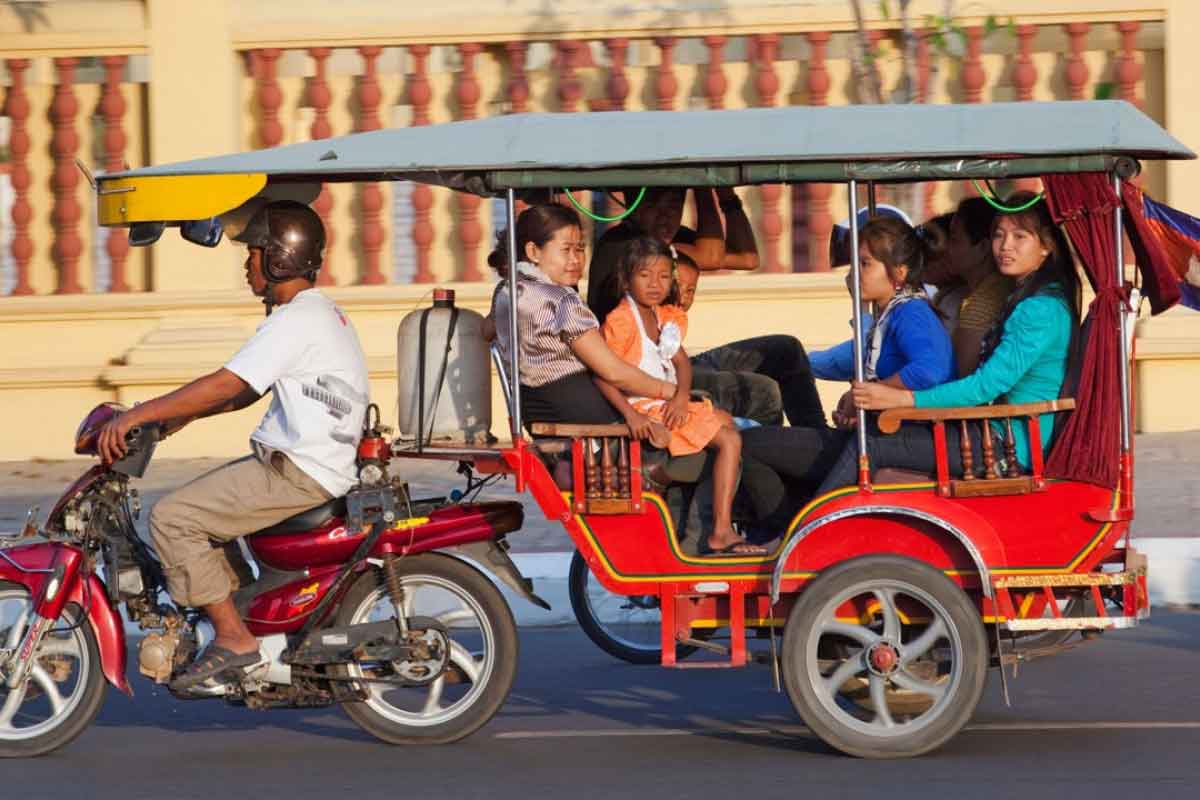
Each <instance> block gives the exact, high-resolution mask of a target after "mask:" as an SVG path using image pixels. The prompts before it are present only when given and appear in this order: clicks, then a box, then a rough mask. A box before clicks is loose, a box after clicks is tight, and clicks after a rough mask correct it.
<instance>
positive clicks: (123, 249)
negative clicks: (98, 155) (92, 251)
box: [100, 56, 130, 292]
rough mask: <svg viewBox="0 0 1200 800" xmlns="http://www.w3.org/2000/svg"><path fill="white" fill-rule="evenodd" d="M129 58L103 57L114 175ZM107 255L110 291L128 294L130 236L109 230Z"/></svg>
mask: <svg viewBox="0 0 1200 800" xmlns="http://www.w3.org/2000/svg"><path fill="white" fill-rule="evenodd" d="M127 61H129V57H128V56H105V57H104V58H102V59H100V63H101V65H102V66H103V67H104V89H103V90H102V91H101V93H100V113H101V114H102V115H103V116H104V169H105V170H106V171H108V172H117V171H119V170H121V169H123V168H124V166H125V142H126V139H125V131H124V129H123V128H122V127H121V120H122V118H123V117H124V116H125V97H124V95H122V94H121V77H122V76H123V74H124V72H125V64H126V62H127ZM104 249H105V252H107V253H108V264H109V284H108V290H109V291H110V292H128V291H129V288H130V287H129V283H128V282H127V281H126V280H125V259H126V258H127V257H128V256H129V236H128V234H127V233H126V232H125V229H124V228H109V229H108V237H107V239H106V240H105V242H104Z"/></svg>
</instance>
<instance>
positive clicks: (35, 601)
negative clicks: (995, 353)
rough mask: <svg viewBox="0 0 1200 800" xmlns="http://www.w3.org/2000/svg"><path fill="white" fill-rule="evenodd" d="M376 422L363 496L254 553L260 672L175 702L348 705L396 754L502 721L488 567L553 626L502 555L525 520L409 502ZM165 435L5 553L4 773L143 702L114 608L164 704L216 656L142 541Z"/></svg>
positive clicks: (27, 530) (340, 502)
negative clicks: (147, 478) (143, 493)
mask: <svg viewBox="0 0 1200 800" xmlns="http://www.w3.org/2000/svg"><path fill="white" fill-rule="evenodd" d="M123 410H124V408H123V407H121V406H119V405H117V404H115V403H106V404H101V405H100V406H97V407H96V408H95V409H93V410H92V411H91V412H90V413H89V414H88V416H87V417H86V418H85V419H84V421H83V422H82V423H81V424H80V426H79V430H78V432H77V434H76V443H75V445H76V446H75V452H76V453H79V454H86V455H92V456H95V455H97V451H96V443H97V439H98V435H99V431H100V429H101V428H103V426H104V425H105V423H107V422H108V421H109V420H111V419H112V418H113V417H115V416H116V415H117V414H120V413H121V412H122V411H123ZM372 412H373V420H374V421H373V422H372V421H371V420H372ZM367 420H368V422H367V424H366V426H365V431H364V435H363V438H362V441H361V443H360V445H359V448H358V456H359V458H358V465H359V472H358V477H359V481H358V484H357V485H356V486H355V488H354V489H352V490H351V491H350V492H349V493H348V494H347V495H346V496H345V497H342V498H338V499H336V500H333V501H331V502H329V503H326V504H325V505H322V506H318V507H317V508H313V509H311V510H309V511H305V512H303V513H301V514H298V515H296V516H294V517H292V518H290V519H287V520H284V521H282V522H280V523H278V524H276V525H273V526H271V527H269V528H267V529H265V530H262V531H259V532H257V533H254V534H252V535H250V536H247V537H245V539H244V541H245V543H246V545H247V546H248V548H249V551H250V553H251V554H252V555H253V556H254V559H255V561H256V562H257V564H258V567H259V574H258V576H257V578H256V579H255V580H254V581H253V582H252V583H250V584H249V585H246V586H241V587H240V588H238V589H237V590H236V592H235V594H234V601H235V604H236V606H237V608H238V610H239V611H240V612H241V614H242V616H243V618H244V619H245V622H246V625H247V627H249V629H250V631H251V632H252V633H254V634H255V636H256V637H257V638H258V640H259V649H260V660H259V662H258V664H256V665H255V666H253V667H250V668H247V669H246V670H245V671H244V672H239V673H236V674H234V673H226V674H225V675H223V676H219V677H218V678H213V679H209V680H208V681H206V682H204V683H202V684H200V685H198V686H195V687H192V688H191V689H188V690H186V691H175V690H170V691H171V694H173V695H174V696H175V697H177V698H179V699H186V700H191V699H201V698H208V699H217V698H219V699H223V700H225V701H226V702H228V703H231V704H234V705H238V706H244V707H246V708H249V709H274V708H301V707H307V708H311V707H318V706H329V705H334V704H338V705H340V706H341V707H342V709H343V710H344V711H345V712H346V714H347V715H348V716H349V717H350V718H351V719H352V720H353V721H354V722H355V723H357V724H358V725H359V726H360V727H362V728H363V729H364V730H365V731H367V732H368V733H370V734H372V735H374V736H375V737H377V738H379V739H381V740H383V741H385V742H389V743H393V744H404V743H447V742H453V741H456V740H458V739H461V738H463V737H465V736H467V735H469V734H471V733H472V732H474V731H475V730H477V729H479V728H480V727H481V726H482V725H484V724H485V723H486V722H487V721H488V720H490V719H491V718H492V716H493V715H494V714H495V713H496V712H497V711H498V710H499V708H500V706H501V705H502V704H503V702H504V700H505V698H506V697H507V695H508V692H509V689H510V688H511V686H512V682H513V678H514V675H515V672H516V664H517V632H516V626H515V624H514V622H513V616H512V612H511V610H510V609H509V607H508V604H507V603H506V601H505V599H504V597H503V595H502V594H501V593H500V592H499V591H498V590H497V588H496V586H495V584H494V583H493V581H492V580H490V579H489V578H488V576H486V575H485V574H484V573H483V572H482V571H481V569H480V567H483V568H486V569H488V570H490V571H491V572H492V573H493V575H495V577H496V578H497V579H498V580H500V581H503V582H504V583H505V584H507V585H509V586H510V587H512V588H513V589H514V590H515V591H516V592H517V593H518V594H520V595H523V596H524V597H526V598H527V599H529V600H530V601H532V602H534V603H535V604H538V605H541V606H542V607H546V608H548V606H547V605H546V604H545V603H544V602H543V601H542V600H540V598H538V597H537V596H536V595H534V594H533V591H532V584H531V582H530V581H528V580H527V579H525V578H524V577H522V576H521V574H520V572H519V571H518V569H517V568H516V566H515V565H514V564H513V562H512V560H511V559H510V558H509V556H508V554H507V552H506V551H507V546H508V545H507V542H506V541H505V535H506V534H507V533H509V532H511V531H515V530H519V529H520V527H521V524H522V522H523V516H524V515H523V511H522V509H521V506H520V504H519V503H515V502H481V503H466V502H459V501H457V500H450V499H447V498H431V499H426V500H414V499H412V498H410V497H409V494H408V490H407V485H406V484H405V483H404V482H403V481H401V480H399V478H393V477H391V476H389V474H388V461H389V460H390V459H391V457H392V452H391V449H390V446H389V444H388V442H387V439H386V438H385V434H386V433H387V432H388V431H387V429H386V428H383V427H381V426H380V425H379V412H378V409H377V408H376V407H374V406H372V407H371V410H370V412H369V413H368V417H367ZM162 433H163V431H162V429H161V427H159V426H145V427H142V428H136V429H134V430H131V431H130V433H129V435H128V436H127V445H128V452H127V454H126V455H125V457H124V458H122V459H121V460H120V461H117V462H115V463H113V464H110V465H107V466H106V465H103V464H97V465H95V466H92V467H91V468H90V469H88V470H87V471H86V472H85V473H84V474H83V475H81V476H80V477H79V478H78V479H77V480H76V481H75V482H74V483H72V484H71V485H70V486H69V487H68V488H67V490H66V491H65V492H64V493H63V494H62V496H61V497H60V498H59V500H58V501H57V503H55V505H54V508H53V509H52V510H51V512H50V514H49V516H48V517H47V520H46V523H45V525H44V526H41V527H39V526H38V524H37V510H36V509H33V510H31V511H30V514H29V518H28V519H27V521H26V524H25V527H24V529H23V530H22V531H20V532H19V533H18V534H17V535H16V536H10V537H6V541H3V543H2V544H0V757H15V756H35V755H41V754H44V753H48V752H51V751H53V750H56V749H58V748H60V747H62V746H64V745H66V744H67V743H69V742H70V741H72V740H73V739H75V737H77V736H78V735H79V734H80V733H82V732H83V731H84V730H85V729H86V728H87V726H88V725H89V724H90V723H91V722H92V720H93V719H94V718H95V717H96V714H97V713H98V712H99V710H100V707H101V706H102V704H103V702H104V696H105V692H106V689H107V685H108V684H111V685H112V686H114V687H116V688H117V689H119V690H121V691H122V692H124V693H125V694H127V695H130V696H132V695H133V690H132V688H131V686H130V684H129V681H128V679H127V677H126V670H127V665H126V659H127V651H126V641H125V635H126V629H125V624H124V623H123V620H122V618H121V615H120V614H119V613H118V609H119V608H120V606H121V605H123V606H124V608H125V612H126V616H127V618H128V620H129V621H130V623H131V625H136V626H137V628H139V629H140V631H141V633H142V636H141V638H140V640H139V641H138V643H137V655H136V657H137V661H138V668H139V670H140V671H141V673H142V674H143V675H145V676H147V677H148V678H150V679H151V680H153V681H154V682H156V683H158V684H165V685H167V686H168V688H169V686H170V680H171V677H172V675H174V674H176V673H177V672H178V671H179V670H180V669H181V668H183V667H185V666H186V665H187V664H189V663H190V662H191V661H192V660H193V658H194V657H195V654H196V653H197V652H199V651H200V650H201V648H202V646H203V644H204V643H205V642H204V633H205V630H206V628H208V623H207V622H206V621H205V618H204V615H203V613H202V612H201V611H200V610H199V609H195V608H182V607H177V606H176V605H174V604H173V603H171V602H170V600H169V598H168V597H167V595H166V592H165V586H166V584H165V581H164V579H163V573H162V568H161V565H160V563H159V560H158V558H157V557H156V555H155V553H154V551H153V548H152V547H151V546H150V545H149V544H148V543H147V542H145V541H144V540H143V539H142V538H141V537H139V535H138V533H137V531H136V529H135V527H134V520H136V519H137V518H138V516H139V514H140V501H139V498H138V493H137V490H136V489H135V488H133V487H132V486H131V485H130V484H131V481H132V479H134V478H139V477H141V476H142V475H143V474H144V472H145V470H146V467H147V465H148V464H149V461H150V458H151V456H152V455H153V452H154V449H155V446H156V444H157V442H158V441H159V440H160V438H161V437H162ZM460 471H461V472H464V473H465V474H466V475H467V480H468V494H470V493H471V490H472V489H475V488H478V487H479V486H480V484H481V483H482V481H479V480H476V479H475V478H474V476H473V475H472V473H471V472H470V469H469V467H468V466H467V465H465V464H464V465H462V468H461V469H460Z"/></svg>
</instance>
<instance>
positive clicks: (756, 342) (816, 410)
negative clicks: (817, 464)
mask: <svg viewBox="0 0 1200 800" xmlns="http://www.w3.org/2000/svg"><path fill="white" fill-rule="evenodd" d="M692 388H694V389H702V390H704V391H706V392H708V393H709V394H711V395H712V397H713V402H714V404H716V405H717V406H718V407H719V408H723V409H725V410H726V411H728V412H729V413H730V414H732V415H733V416H735V417H746V418H747V419H752V420H754V421H756V422H758V423H761V424H763V425H779V424H781V423H782V422H783V415H784V414H785V413H786V414H787V419H788V421H789V422H790V423H791V424H792V425H803V426H805V427H809V428H822V427H825V425H826V420H825V410H824V409H823V408H822V407H821V397H820V395H819V394H817V385H816V381H815V379H814V377H813V373H812V367H811V366H810V365H809V363H808V354H807V353H805V352H804V345H802V344H800V340H799V339H797V338H796V337H795V336H784V335H774V336H758V337H755V338H753V339H743V340H741V341H738V342H731V343H729V344H727V345H722V346H721V347H715V348H713V349H712V350H707V351H705V352H703V353H701V354H700V355H698V356H694V357H693V358H692Z"/></svg>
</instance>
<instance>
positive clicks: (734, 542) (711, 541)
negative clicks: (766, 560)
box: [705, 528, 767, 556]
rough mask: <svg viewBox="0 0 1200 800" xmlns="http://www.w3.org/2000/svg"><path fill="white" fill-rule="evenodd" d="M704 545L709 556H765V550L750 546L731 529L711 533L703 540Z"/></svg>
mask: <svg viewBox="0 0 1200 800" xmlns="http://www.w3.org/2000/svg"><path fill="white" fill-rule="evenodd" d="M705 543H706V545H707V548H708V554H710V555H738V556H764V555H766V554H767V548H765V547H762V546H760V545H757V544H750V543H749V542H747V541H746V540H745V539H743V538H742V537H741V536H739V535H738V533H737V531H735V530H733V529H732V528H728V529H726V530H724V531H713V532H712V533H711V534H709V536H708V538H707V539H705Z"/></svg>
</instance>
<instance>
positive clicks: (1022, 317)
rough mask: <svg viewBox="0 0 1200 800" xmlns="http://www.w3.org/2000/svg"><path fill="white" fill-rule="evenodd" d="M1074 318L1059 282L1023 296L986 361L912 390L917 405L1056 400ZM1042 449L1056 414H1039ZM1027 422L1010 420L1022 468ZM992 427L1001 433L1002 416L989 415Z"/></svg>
mask: <svg viewBox="0 0 1200 800" xmlns="http://www.w3.org/2000/svg"><path fill="white" fill-rule="evenodd" d="M1073 327H1074V322H1073V321H1072V319H1071V311H1070V309H1069V307H1068V306H1067V302H1066V300H1065V299H1064V298H1063V296H1062V294H1061V290H1059V287H1058V285H1057V284H1051V285H1050V286H1049V287H1047V290H1046V291H1042V292H1039V293H1038V294H1035V295H1034V296H1033V297H1027V298H1026V299H1024V300H1022V301H1021V302H1020V303H1018V304H1017V307H1016V308H1014V309H1013V312H1012V314H1011V315H1009V317H1008V320H1007V321H1006V322H1005V323H1004V330H1003V332H1002V334H1001V337H1000V342H999V344H997V345H996V349H995V351H993V352H992V355H991V357H990V358H988V360H987V361H985V362H983V363H982V364H980V365H979V368H978V369H976V370H975V372H973V373H971V374H970V375H968V376H967V377H965V378H960V379H959V380H956V381H951V382H950V383H943V384H942V385H941V386H935V387H933V388H932V389H923V390H921V391H917V392H913V399H914V401H915V404H916V407H917V408H946V407H948V406H978V405H984V404H986V403H991V402H992V401H993V400H1000V401H1002V402H1005V403H1036V402H1040V401H1043V400H1056V399H1058V394H1059V392H1060V391H1061V389H1062V383H1063V378H1064V377H1065V376H1066V374H1067V357H1068V355H1069V352H1070V347H1071V330H1072V328H1073ZM1039 425H1040V426H1041V439H1042V450H1043V452H1044V451H1045V449H1046V447H1047V446H1048V445H1049V443H1050V435H1051V433H1052V432H1053V429H1054V414H1042V415H1041V417H1040V418H1039ZM1027 428H1028V425H1027V424H1026V423H1022V422H1014V423H1013V438H1014V439H1016V444H1017V460H1018V461H1020V462H1021V465H1022V466H1023V467H1025V468H1026V469H1028V468H1029V466H1030V460H1029V432H1028V430H1027ZM992 429H993V430H994V431H995V432H996V433H998V434H1000V435H1001V436H1003V435H1004V424H1003V421H1002V420H993V421H992Z"/></svg>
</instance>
